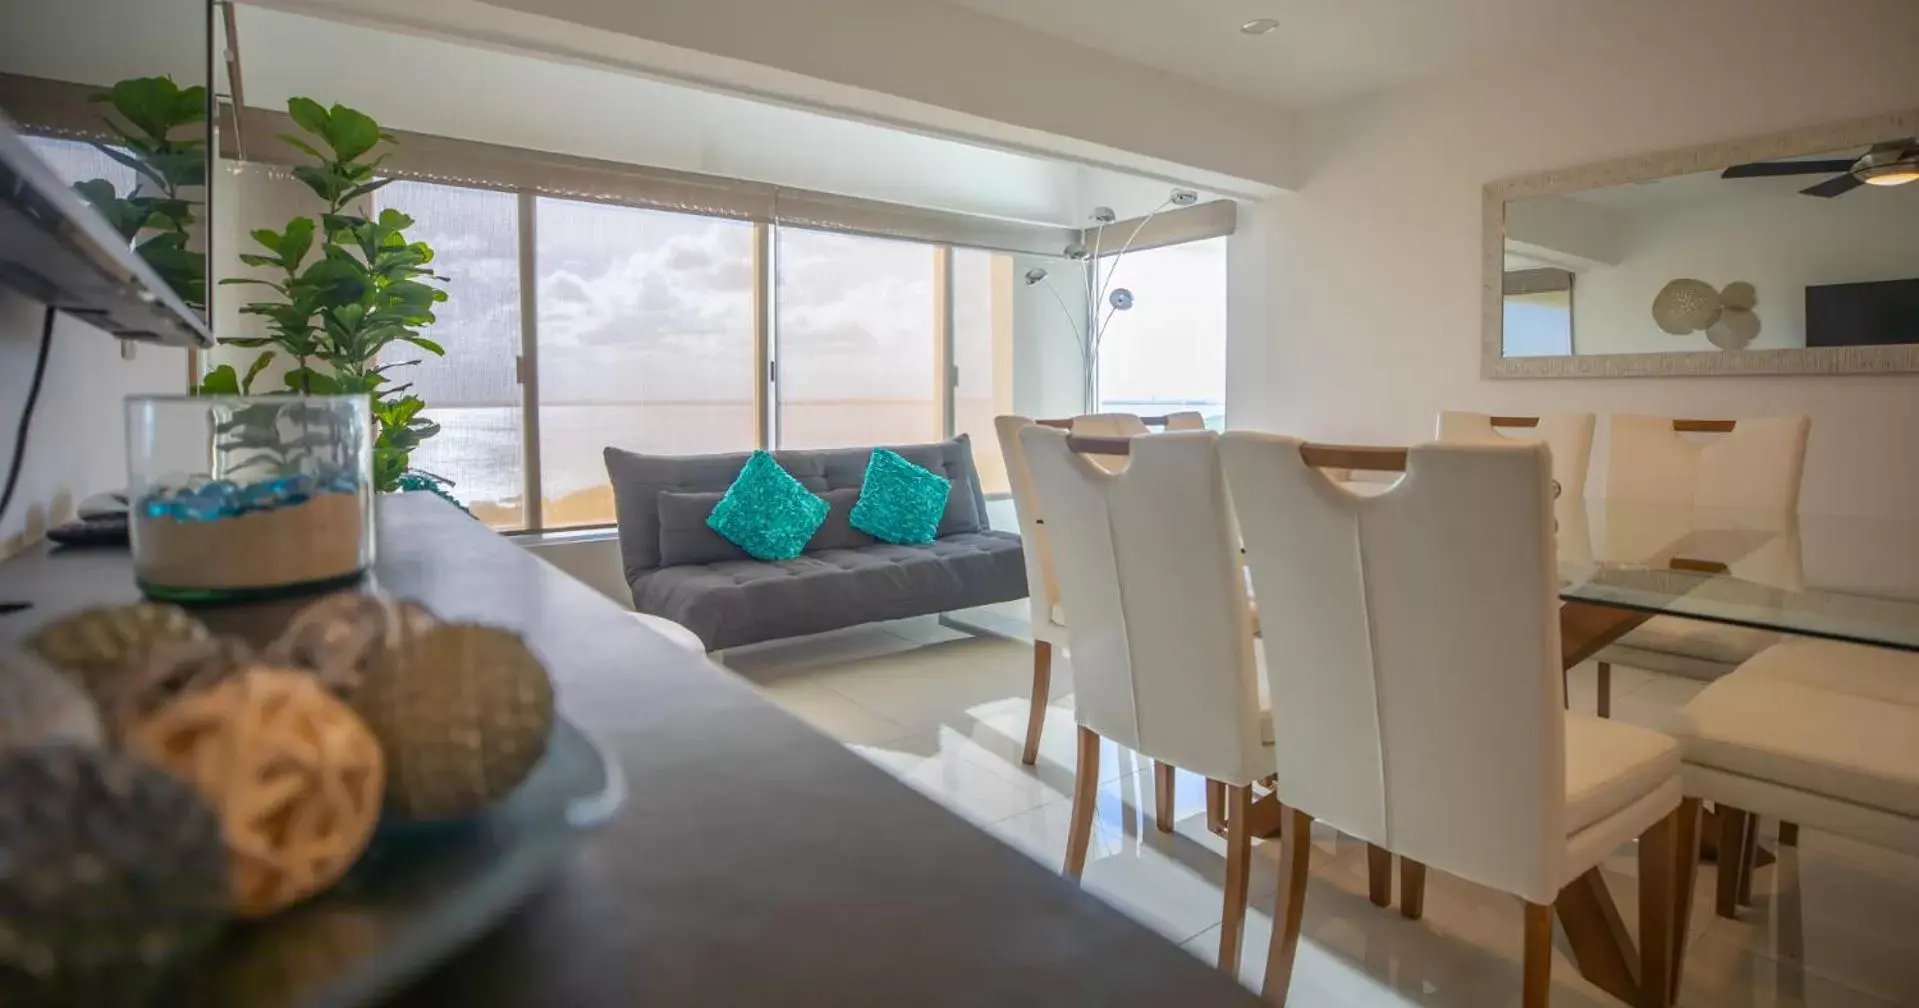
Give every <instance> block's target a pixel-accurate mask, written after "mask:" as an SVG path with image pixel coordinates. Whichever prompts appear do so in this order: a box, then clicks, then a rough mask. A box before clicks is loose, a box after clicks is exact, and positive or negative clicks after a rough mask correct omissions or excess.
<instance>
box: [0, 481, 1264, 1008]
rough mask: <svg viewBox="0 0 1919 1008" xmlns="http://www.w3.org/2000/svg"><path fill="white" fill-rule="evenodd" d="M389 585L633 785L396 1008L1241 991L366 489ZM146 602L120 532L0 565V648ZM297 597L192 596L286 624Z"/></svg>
mask: <svg viewBox="0 0 1919 1008" xmlns="http://www.w3.org/2000/svg"><path fill="white" fill-rule="evenodd" d="M379 519H380V523H379V528H380V533H379V535H380V539H379V560H378V563H377V565H376V570H375V573H374V575H373V577H374V580H375V581H376V582H377V584H378V585H379V586H380V587H381V588H383V589H385V590H387V591H391V592H393V593H395V594H397V595H400V596H403V597H406V598H412V599H416V600H418V601H419V602H421V603H422V604H424V605H425V606H426V607H427V608H428V609H430V610H432V611H433V612H434V613H436V614H438V615H440V616H442V617H444V618H448V619H467V620H476V621H480V622H484V623H490V624H494V625H498V626H504V627H508V628H511V629H514V630H516V631H518V632H520V633H521V634H523V635H524V636H525V637H526V638H527V640H528V642H529V643H530V644H531V645H532V647H533V649H534V650H535V651H536V652H538V653H539V654H540V656H541V657H542V658H543V659H544V660H545V662H546V663H547V666H548V668H549V669H550V670H551V672H552V674H553V678H554V681H555V682H556V684H557V686H558V689H559V702H560V707H561V709H562V710H563V711H564V712H565V713H566V714H567V716H568V717H569V718H571V719H572V720H573V721H574V722H575V723H577V724H578V725H580V726H581V727H582V728H584V729H585V730H586V731H587V732H588V733H590V734H591V735H593V736H594V737H595V738H596V739H597V740H598V741H599V742H600V744H601V745H602V746H603V747H605V748H606V749H607V750H608V751H609V752H611V753H612V754H613V755H614V757H615V758H616V759H617V761H618V763H619V764H620V767H621V769H622V771H623V772H624V774H625V778H626V783H627V789H628V797H627V800H626V804H625V806H624V807H623V808H622V809H621V810H620V812H619V813H618V814H617V816H616V817H615V818H614V819H613V821H612V822H610V823H608V824H607V825H606V826H604V827H603V828H601V829H600V830H599V831H598V832H596V833H594V834H592V835H590V836H588V837H587V838H586V839H585V840H584V841H583V842H582V843H581V845H580V848H579V850H578V851H577V852H576V853H575V854H574V856H573V857H572V858H571V859H570V860H569V861H568V863H567V864H566V865H565V866H564V867H563V868H561V869H560V870H559V871H558V872H557V873H556V874H555V875H554V877H553V878H552V879H551V880H550V882H549V883H548V884H547V885H545V886H543V887H542V888H541V889H540V890H539V891H538V893H537V894H536V895H534V896H533V897H532V898H531V899H529V900H528V901H527V902H526V904H525V905H524V906H523V907H522V908H521V909H520V910H518V911H517V912H515V913H514V914H513V915H512V916H511V917H509V918H508V919H507V921H506V922H505V923H504V924H503V925H502V926H501V927H500V928H499V929H497V930H496V931H494V932H493V933H491V934H490V935H488V936H487V937H485V938H482V939H480V940H479V941H478V942H476V943H475V944H474V945H473V946H471V947H470V948H469V949H468V950H466V951H465V952H464V953H462V954H460V955H457V956H455V957H454V958H452V959H450V960H448V961H447V962H446V963H445V964H443V965H442V966H441V967H440V968H438V969H437V970H436V971H435V972H433V973H431V974H429V975H428V976H426V977H425V978H424V979H422V980H421V981H419V982H418V983H416V984H415V985H414V986H413V987H411V988H409V989H408V990H406V991H404V992H403V993H402V994H400V995H399V996H398V997H397V998H395V999H394V1003H396V1004H403V1005H413V1004H419V1005H445V1004H459V1005H469V1006H486V1005H542V1006H544V1005H566V1006H569V1008H586V1006H595V1005H621V1006H626V1005H633V1004H642V1003H646V1004H670V1005H679V1004H725V1005H733V1004H741V1005H743V1004H781V1005H808V1004H821V1005H825V1004H831V1005H855V1004H888V1005H896V1004H911V1005H927V1004H942V1005H947V1004H951V1005H957V1004H992V1005H1007V1004H1041V1003H1043V1004H1049V1005H1059V1004H1080V1003H1085V1004H1095V1003H1096V1004H1100V1005H1105V1006H1118V1005H1166V1004H1179V1005H1182V1006H1204V1005H1252V1004H1256V1003H1257V1001H1256V999H1255V998H1254V997H1253V996H1252V994H1251V993H1249V992H1248V991H1246V990H1245V989H1243V988H1241V987H1239V986H1238V985H1237V984H1235V983H1233V982H1232V981H1231V980H1229V979H1228V978H1226V977H1224V976H1222V975H1221V974H1220V973H1218V972H1217V971H1216V970H1213V969H1211V968H1210V967H1208V966H1206V965H1205V964H1204V963H1202V962H1200V961H1199V960H1198V959H1195V958H1193V957H1192V956H1191V955H1188V954H1187V953H1186V952H1184V951H1182V950H1181V949H1179V948H1178V947H1177V946H1175V945H1173V944H1172V943H1170V942H1168V941H1166V940H1165V939H1163V938H1161V937H1160V936H1158V935H1157V934H1155V933H1153V932H1152V931H1150V930H1148V929H1147V928H1146V927H1144V926H1143V925H1141V924H1139V923H1137V922H1135V921H1133V920H1131V919H1130V918H1128V917H1126V916H1125V915H1123V914H1121V913H1119V912H1118V911H1116V910H1114V909H1112V908H1111V907H1108V906H1107V905H1105V904H1104V903H1101V902H1100V901H1099V900H1097V899H1095V898H1094V897H1092V896H1090V895H1087V894H1085V893H1083V892H1081V891H1080V890H1079V889H1078V887H1077V886H1075V885H1073V884H1071V883H1069V882H1067V881H1066V880H1064V879H1062V878H1060V877H1059V875H1058V873H1057V872H1055V871H1053V870H1051V869H1050V868H1049V867H1048V866H1042V865H1040V864H1037V863H1035V862H1033V861H1032V860H1030V859H1029V858H1027V857H1026V856H1025V855H1023V854H1021V853H1019V852H1018V851H1016V850H1014V849H1013V848H1011V847H1008V846H1005V845H1004V844H1002V843H1000V842H999V841H998V840H996V839H994V838H993V837H991V836H989V835H987V834H986V833H984V832H982V831H981V830H979V829H976V828H974V827H973V826H971V825H970V824H968V823H967V822H966V821H964V820H962V819H960V818H958V817H957V816H955V815H953V814H952V813H951V812H948V811H947V810H946V809H944V808H942V807H940V806H939V805H937V804H935V803H934V802H932V801H931V800H930V799H927V798H925V797H924V796H922V795H920V794H918V793H916V792H914V791H913V790H912V789H910V788H908V787H907V786H905V785H904V784H901V783H900V782H899V781H897V780H895V779H893V778H892V777H891V776H889V775H888V774H886V773H885V772H884V771H882V770H880V769H878V768H876V767H874V766H872V765H871V764H869V763H867V762H866V761H865V760H863V759H861V758H860V757H858V756H857V755H855V754H853V753H850V752H848V751H847V750H846V749H845V748H844V747H843V746H841V745H840V744H839V743H837V742H835V741H833V740H831V739H829V738H827V737H825V736H823V735H820V734H819V733H817V732H815V731H814V730H813V729H812V728H810V727H808V726H807V725H805V724H804V723H802V722H800V721H799V720H797V719H795V718H794V717H792V716H791V715H789V714H787V713H786V712H784V711H783V710H781V709H780V708H778V707H777V706H775V705H774V704H772V703H771V702H769V701H767V700H765V699H764V698H762V697H761V696H760V695H759V693H758V692H757V691H756V690H755V689H753V687H752V686H751V685H750V684H748V683H746V682H745V681H743V680H741V679H739V678H738V677H737V676H735V675H734V674H733V673H731V672H728V671H726V670H724V669H722V668H719V667H717V666H715V665H712V664H710V663H708V662H705V661H702V660H700V659H699V658H697V657H695V656H694V655H691V654H688V653H687V652H685V651H683V650H680V649H679V648H678V647H676V646H675V645H673V644H672V643H670V642H669V641H668V640H667V639H666V638H664V637H662V636H660V635H659V634H657V633H654V632H653V631H651V630H649V629H647V628H646V627H644V626H643V625H641V624H640V623H639V621H637V620H634V619H632V618H631V617H630V616H629V615H627V613H625V612H624V611H623V610H621V609H620V608H619V607H618V606H616V605H614V604H613V603H611V602H609V601H608V600H606V599H605V598H604V597H602V596H600V595H599V594H597V593H596V592H594V591H593V590H592V589H590V588H588V587H586V586H585V585H583V584H581V583H579V582H577V581H575V580H573V579H572V578H570V577H568V576H566V575H565V574H562V573H561V572H560V571H559V570H558V569H556V568H554V567H552V566H551V565H549V564H547V563H545V562H544V561H542V560H540V559H539V558H538V557H536V556H534V555H532V554H531V553H529V552H527V551H525V550H523V549H521V548H519V547H518V546H516V545H514V544H513V543H512V542H510V541H509V540H507V539H505V538H502V537H501V536H499V535H496V534H495V533H493V532H491V531H488V530H487V529H486V528H484V527H483V526H481V525H480V524H479V523H478V522H475V521H471V520H469V519H468V518H466V517H465V516H463V515H461V514H459V513H458V512H457V511H455V510H454V509H453V508H452V507H451V506H449V505H447V504H445V503H444V502H442V501H440V500H438V499H437V498H435V497H433V496H431V495H428V494H406V495H400V496H395V497H386V498H382V499H381V501H380V502H379ZM137 598H138V592H137V591H136V590H135V588H134V586H133V581H132V577H131V572H130V566H129V564H128V560H127V556H126V554H125V552H124V551H104V552H103V551H99V550H91V551H79V552H67V551H55V552H52V553H48V552H46V551H44V550H40V551H30V552H29V553H28V554H27V555H25V556H22V557H19V558H16V559H15V560H12V561H10V562H8V563H5V564H0V599H17V600H23V601H32V602H34V603H35V605H34V607H33V608H31V609H28V610H26V611H24V612H21V613H17V614H14V615H10V616H0V647H4V646H11V645H12V644H13V643H15V642H17V641H18V640H19V639H20V638H21V637H22V636H24V635H25V634H26V633H27V632H28V631H29V630H31V628H32V627H34V626H37V625H39V624H40V623H42V622H45V621H46V620H49V619H52V618H54V617H55V616H58V615H60V614H62V613H64V612H68V611H71V610H73V609H76V608H79V607H82V606H87V605H102V604H112V603H115V602H131V601H135V600H136V599H137ZM290 608H291V606H290V604H288V603H275V604H269V605H260V606H247V607H231V608H227V609H221V610H213V611H210V612H208V613H207V614H206V618H207V621H208V622H209V623H210V624H212V625H214V626H215V627H216V628H217V629H222V630H231V631H234V632H245V631H246V630H247V628H248V627H249V626H250V625H265V624H267V623H269V622H270V623H271V625H273V626H277V625H278V624H279V622H280V621H281V620H282V619H283V618H284V613H285V612H286V611H289V610H290Z"/></svg>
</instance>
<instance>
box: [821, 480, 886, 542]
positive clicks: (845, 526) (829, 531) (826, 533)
mask: <svg viewBox="0 0 1919 1008" xmlns="http://www.w3.org/2000/svg"><path fill="white" fill-rule="evenodd" d="M820 496H821V497H824V498H825V499H826V522H825V523H824V524H822V525H821V526H820V530H819V531H818V532H815V533H813V538H811V539H809V540H807V542H806V552H808V553H818V552H820V551H821V550H833V549H864V548H866V547H868V546H871V545H873V544H874V543H876V542H879V540H878V539H875V538H873V537H872V536H870V535H867V534H866V533H864V532H861V531H860V530H859V529H856V528H854V527H853V507H854V505H856V504H858V503H859V500H860V492H859V491H858V490H855V489H853V488H852V487H841V488H840V489H838V490H828V491H826V492H825V493H823V494H821V495H820Z"/></svg>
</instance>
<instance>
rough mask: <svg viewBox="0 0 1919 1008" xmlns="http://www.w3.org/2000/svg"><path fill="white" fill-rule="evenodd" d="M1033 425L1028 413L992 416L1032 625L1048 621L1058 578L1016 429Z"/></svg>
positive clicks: (1024, 453) (1030, 471) (1022, 446)
mask: <svg viewBox="0 0 1919 1008" xmlns="http://www.w3.org/2000/svg"><path fill="white" fill-rule="evenodd" d="M1033 425H1034V421H1033V420H1032V418H1030V417H1023V416H1015V415H1012V414H1007V415H1002V416H996V417H994V418H993V431H994V433H996V434H998V435H999V449H1000V455H1001V457H1003V458H1005V459H1006V482H1007V483H1008V484H1010V485H1011V487H1012V490H1013V514H1014V516H1015V517H1016V518H1017V519H1018V521H1019V537H1020V547H1021V552H1022V553H1024V555H1025V560H1026V598H1027V602H1028V605H1029V606H1030V608H1031V616H1032V621H1033V625H1034V626H1035V627H1043V626H1045V625H1046V624H1047V623H1049V622H1051V620H1052V614H1053V607H1054V606H1056V605H1059V581H1058V579H1057V578H1056V577H1055V576H1054V573H1053V550H1052V546H1051V544H1050V543H1048V542H1047V538H1046V524H1045V523H1044V522H1043V521H1041V520H1040V511H1039V502H1038V501H1036V500H1034V499H1033V476H1032V470H1031V468H1030V467H1028V466H1027V464H1026V446H1025V445H1023V444H1021V443H1020V438H1019V432H1020V431H1021V430H1024V429H1025V428H1027V427H1031V426H1033Z"/></svg>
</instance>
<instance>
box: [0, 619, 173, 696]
mask: <svg viewBox="0 0 1919 1008" xmlns="http://www.w3.org/2000/svg"><path fill="white" fill-rule="evenodd" d="M208 636H209V634H208V633H207V628H206V627H204V626H202V625H201V624H200V621H199V620H196V619H194V618H193V617H192V616H189V615H187V611H186V610H185V609H182V608H180V607H179V606H170V605H156V604H154V603H151V602H139V603H135V604H133V605H123V606H109V607H106V608H101V609H88V610H85V611H84V612H79V613H75V614H74V615H72V616H68V617H66V618H65V619H61V620H58V621H55V622H53V623H50V624H48V625H46V626H45V627H42V628H41V629H40V631H39V632H38V633H35V634H34V635H33V636H31V637H29V638H27V650H29V651H32V652H34V653H36V654H38V655H39V656H40V657H42V658H44V659H46V660H47V661H48V662H49V663H51V664H52V665H54V666H55V667H57V668H59V669H60V670H61V671H63V672H67V673H69V674H71V675H73V676H75V677H76V678H78V679H79V680H80V685H81V686H83V687H85V688H86V691H87V693H88V694H90V695H91V696H92V697H93V698H94V700H95V701H97V702H104V701H105V700H106V699H108V698H109V697H111V696H112V691H113V689H114V687H115V685H116V683H117V680H118V679H119V678H120V676H121V674H122V673H123V672H124V671H125V670H126V669H127V668H128V667H129V666H131V665H137V664H139V663H141V662H143V661H144V660H145V659H146V654H147V652H148V651H149V650H150V649H151V648H152V647H153V645H154V643H155V642H158V641H163V640H205V639H206V638H207V637H208Z"/></svg>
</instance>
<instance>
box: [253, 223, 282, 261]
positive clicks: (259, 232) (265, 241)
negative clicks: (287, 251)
mask: <svg viewBox="0 0 1919 1008" xmlns="http://www.w3.org/2000/svg"><path fill="white" fill-rule="evenodd" d="M247 233H248V234H250V235H252V236H253V240H254V241H256V242H259V243H260V245H261V246H263V247H264V248H265V249H266V250H267V251H268V252H271V253H273V254H274V255H275V256H278V255H279V254H280V232H278V231H275V230H273V229H272V228H255V229H253V230H252V231H249V232H247Z"/></svg>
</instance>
